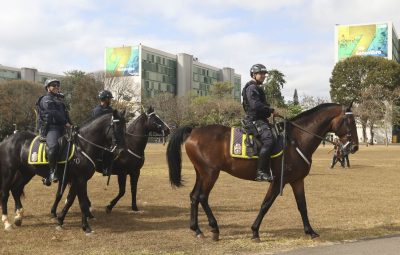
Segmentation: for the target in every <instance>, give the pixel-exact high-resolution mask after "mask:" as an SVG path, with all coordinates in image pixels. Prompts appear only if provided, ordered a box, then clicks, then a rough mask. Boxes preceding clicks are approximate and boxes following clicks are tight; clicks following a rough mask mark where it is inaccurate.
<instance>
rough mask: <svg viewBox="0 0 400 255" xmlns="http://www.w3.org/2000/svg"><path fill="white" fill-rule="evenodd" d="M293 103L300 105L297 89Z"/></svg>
mask: <svg viewBox="0 0 400 255" xmlns="http://www.w3.org/2000/svg"><path fill="white" fill-rule="evenodd" d="M293 104H294V105H298V104H299V96H298V95H297V89H294V95H293Z"/></svg>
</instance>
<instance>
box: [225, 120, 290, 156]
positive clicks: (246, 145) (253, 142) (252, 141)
mask: <svg viewBox="0 0 400 255" xmlns="http://www.w3.org/2000/svg"><path fill="white" fill-rule="evenodd" d="M260 147H261V142H260V141H258V139H257V138H255V137H254V136H253V135H250V134H247V133H245V132H244V131H243V130H242V128H240V127H232V128H231V141H230V150H229V151H230V155H231V157H232V158H243V159H258V151H259V148H260ZM282 153H283V136H282V135H277V137H276V139H275V143H274V145H273V146H272V153H271V158H276V157H279V156H280V155H282Z"/></svg>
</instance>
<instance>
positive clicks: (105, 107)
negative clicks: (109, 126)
mask: <svg viewBox="0 0 400 255" xmlns="http://www.w3.org/2000/svg"><path fill="white" fill-rule="evenodd" d="M112 98H114V97H113V95H112V93H111V92H110V91H108V90H103V91H101V92H100V93H99V99H100V104H98V105H97V106H96V107H95V108H94V109H93V111H92V117H93V118H97V117H99V116H101V115H103V114H107V113H111V112H112V111H113V108H112V107H111V105H110V104H111V99H112Z"/></svg>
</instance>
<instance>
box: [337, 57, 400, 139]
mask: <svg viewBox="0 0 400 255" xmlns="http://www.w3.org/2000/svg"><path fill="white" fill-rule="evenodd" d="M330 83H331V91H330V94H331V98H332V100H333V101H334V102H338V103H344V104H347V103H349V102H350V101H353V100H354V101H355V102H356V103H358V104H360V107H358V116H359V121H360V123H361V126H362V129H363V139H364V141H366V128H367V126H371V125H372V128H373V125H374V124H375V123H377V119H376V118H379V117H381V118H383V117H384V115H382V114H377V111H375V110H374V109H375V108H374V109H372V108H373V105H375V104H376V103H373V102H374V100H372V99H371V96H372V94H373V93H377V94H382V93H381V92H383V91H389V92H393V91H394V90H395V89H396V88H399V87H400V65H399V64H398V63H396V62H395V61H392V60H387V59H384V58H377V57H371V56H368V57H360V56H356V57H351V58H347V59H345V60H344V61H340V62H338V63H337V64H336V65H335V67H334V69H333V71H332V77H331V79H330ZM374 87H376V88H379V89H378V90H377V89H376V88H374ZM371 93H372V94H371ZM384 94H385V96H384V98H382V100H386V101H388V102H394V101H393V99H391V98H390V93H384ZM364 100H367V102H363V101H364ZM382 102H383V101H381V104H380V105H382ZM394 106H395V107H394V108H393V109H395V110H396V109H397V108H396V105H394ZM371 107H372V108H371ZM394 112H395V113H396V111H394ZM393 119H397V116H394V118H393ZM371 132H372V131H371ZM372 134H373V133H372Z"/></svg>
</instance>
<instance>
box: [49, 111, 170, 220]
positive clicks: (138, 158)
mask: <svg viewBox="0 0 400 255" xmlns="http://www.w3.org/2000/svg"><path fill="white" fill-rule="evenodd" d="M150 132H155V133H158V134H162V137H163V138H165V137H166V136H168V135H169V133H170V129H169V127H168V125H167V124H166V123H165V122H164V121H162V120H161V118H160V117H159V116H158V115H157V114H156V113H155V112H154V108H153V107H151V106H150V107H149V108H148V110H147V112H143V113H142V114H141V115H139V116H138V117H137V118H136V119H135V120H133V121H132V122H131V123H130V124H128V127H127V129H126V132H125V142H126V150H124V151H123V152H122V153H121V155H120V156H119V157H118V159H117V160H115V161H114V164H113V168H112V174H113V175H117V176H118V186H119V191H118V195H117V196H116V197H115V198H114V199H113V200H111V202H110V204H109V205H107V206H106V212H107V213H111V210H112V209H113V208H114V206H115V205H116V204H117V202H118V201H119V199H120V198H121V197H123V196H124V195H125V186H126V177H127V175H129V176H130V184H131V195H132V204H131V209H132V211H138V210H139V209H138V207H137V203H136V194H137V183H138V180H139V176H140V169H141V168H142V166H143V164H144V160H145V155H144V150H145V149H146V145H147V142H148V138H149V137H151V135H149V133H150ZM96 171H97V172H99V173H101V172H102V171H101V170H100V169H96ZM59 188H60V186H59ZM57 194H59V192H58V193H57ZM75 197H76V193H75V192H74V190H72V189H70V191H69V193H68V196H67V201H66V204H65V206H64V208H63V210H62V214H61V216H60V217H59V218H62V217H63V216H64V217H65V214H66V213H67V211H68V210H69V208H70V207H71V205H72V203H73V201H74V199H75ZM60 200H61V196H60V195H57V197H56V200H55V201H54V204H53V207H52V209H51V215H52V216H53V217H57V214H56V210H57V206H58V204H59V202H60ZM88 201H89V206H90V205H91V202H90V200H89V198H88ZM93 217H94V216H93V215H90V218H93Z"/></svg>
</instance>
